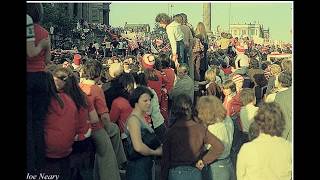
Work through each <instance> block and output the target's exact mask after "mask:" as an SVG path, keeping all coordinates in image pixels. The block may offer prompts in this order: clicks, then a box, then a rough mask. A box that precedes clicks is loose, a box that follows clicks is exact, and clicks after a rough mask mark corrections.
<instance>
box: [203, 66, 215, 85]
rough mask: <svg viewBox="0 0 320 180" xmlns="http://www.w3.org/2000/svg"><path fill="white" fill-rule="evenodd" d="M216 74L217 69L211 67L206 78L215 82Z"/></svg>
mask: <svg viewBox="0 0 320 180" xmlns="http://www.w3.org/2000/svg"><path fill="white" fill-rule="evenodd" d="M216 74H217V73H216V69H213V68H210V69H208V70H207V71H206V73H205V75H204V78H205V80H206V81H207V82H215V81H216Z"/></svg>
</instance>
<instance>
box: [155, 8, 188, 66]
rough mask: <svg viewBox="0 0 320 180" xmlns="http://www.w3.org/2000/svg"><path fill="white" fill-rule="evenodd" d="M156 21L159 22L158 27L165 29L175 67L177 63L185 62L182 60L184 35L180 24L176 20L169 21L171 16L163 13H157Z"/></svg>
mask: <svg viewBox="0 0 320 180" xmlns="http://www.w3.org/2000/svg"><path fill="white" fill-rule="evenodd" d="M156 22H157V23H159V25H160V27H162V28H165V29H166V32H167V34H168V38H169V41H170V45H171V50H172V61H174V62H175V64H176V67H178V65H179V63H187V62H184V60H185V58H184V42H183V36H184V35H183V32H182V31H181V27H180V26H181V24H179V23H178V22H176V21H172V22H171V18H170V17H169V16H168V15H167V14H165V13H160V14H158V15H157V17H156Z"/></svg>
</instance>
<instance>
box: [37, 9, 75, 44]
mask: <svg viewBox="0 0 320 180" xmlns="http://www.w3.org/2000/svg"><path fill="white" fill-rule="evenodd" d="M43 11H44V16H43V20H42V25H43V26H44V27H45V28H46V29H48V30H49V29H50V27H51V26H54V28H55V30H54V31H55V34H59V35H61V36H62V37H63V38H66V37H72V36H73V31H72V30H73V29H74V27H75V26H76V21H77V20H76V19H72V18H70V17H69V16H68V15H67V12H66V10H65V9H64V4H59V5H58V4H55V5H53V4H52V3H43Z"/></svg>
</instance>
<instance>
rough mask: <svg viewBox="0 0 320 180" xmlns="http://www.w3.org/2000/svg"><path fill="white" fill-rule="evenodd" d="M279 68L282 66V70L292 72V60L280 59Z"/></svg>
mask: <svg viewBox="0 0 320 180" xmlns="http://www.w3.org/2000/svg"><path fill="white" fill-rule="evenodd" d="M281 68H282V71H287V72H289V73H292V61H291V60H290V59H285V60H283V61H281Z"/></svg>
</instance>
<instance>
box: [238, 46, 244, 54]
mask: <svg viewBox="0 0 320 180" xmlns="http://www.w3.org/2000/svg"><path fill="white" fill-rule="evenodd" d="M236 50H237V52H239V53H244V51H245V48H244V47H243V46H236Z"/></svg>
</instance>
